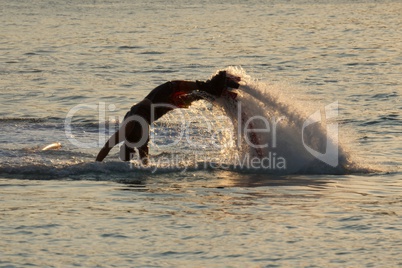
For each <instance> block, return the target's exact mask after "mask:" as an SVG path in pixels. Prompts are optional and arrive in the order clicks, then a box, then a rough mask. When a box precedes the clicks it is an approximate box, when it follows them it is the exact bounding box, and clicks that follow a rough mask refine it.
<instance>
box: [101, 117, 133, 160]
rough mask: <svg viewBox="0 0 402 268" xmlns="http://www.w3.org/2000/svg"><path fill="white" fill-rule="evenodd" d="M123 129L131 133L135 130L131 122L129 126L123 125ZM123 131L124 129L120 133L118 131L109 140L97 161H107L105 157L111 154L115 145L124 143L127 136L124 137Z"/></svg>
mask: <svg viewBox="0 0 402 268" xmlns="http://www.w3.org/2000/svg"><path fill="white" fill-rule="evenodd" d="M123 127H124V128H125V132H126V133H129V132H130V131H131V130H132V128H133V124H131V122H129V123H127V124H123ZM121 130H122V128H120V129H119V130H118V131H116V132H115V133H114V134H113V135H112V136H111V137H110V138H109V140H108V141H107V142H106V143H105V145H104V146H103V148H102V149H101V150H100V151H99V153H98V155H97V156H96V161H98V162H102V161H103V159H105V157H106V156H107V155H108V154H109V152H110V150H112V148H113V147H114V146H115V145H117V144H119V143H120V142H122V141H124V139H125V135H122V132H121Z"/></svg>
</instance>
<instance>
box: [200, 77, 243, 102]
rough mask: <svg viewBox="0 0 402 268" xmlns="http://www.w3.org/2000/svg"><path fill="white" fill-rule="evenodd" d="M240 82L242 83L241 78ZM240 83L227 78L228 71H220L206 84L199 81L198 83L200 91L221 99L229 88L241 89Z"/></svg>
mask: <svg viewBox="0 0 402 268" xmlns="http://www.w3.org/2000/svg"><path fill="white" fill-rule="evenodd" d="M238 81H240V78H238ZM238 81H236V80H234V79H233V78H231V77H227V75H226V71H220V72H219V73H218V74H217V75H215V76H214V77H212V78H211V80H207V81H206V82H202V81H197V82H196V83H197V87H198V90H200V91H205V92H207V93H209V94H211V95H214V96H216V97H220V96H221V95H222V93H223V92H224V90H225V89H226V88H227V87H231V88H239V86H240V85H239V83H238Z"/></svg>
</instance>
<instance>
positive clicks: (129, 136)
mask: <svg viewBox="0 0 402 268" xmlns="http://www.w3.org/2000/svg"><path fill="white" fill-rule="evenodd" d="M236 80H237V81H236ZM227 87H231V88H238V87H239V84H238V79H234V78H231V77H227V76H226V72H225V71H221V72H219V73H218V74H217V75H215V76H214V77H212V79H211V80H208V81H206V82H203V81H195V82H193V81H182V80H177V81H170V82H166V83H164V84H162V85H160V86H158V87H156V88H155V89H153V90H152V91H151V92H150V93H149V94H148V95H147V96H146V97H145V98H144V100H142V101H140V102H139V103H137V104H136V105H134V106H132V107H131V109H130V111H128V112H127V114H126V115H125V117H124V121H123V123H122V125H121V127H120V129H119V130H118V131H117V132H116V133H114V134H113V135H112V136H111V137H110V138H109V140H108V141H107V142H106V144H105V145H104V146H103V148H102V149H101V150H100V152H99V153H98V156H97V157H96V161H102V160H103V159H104V158H105V157H106V156H107V155H108V153H109V152H110V150H111V149H112V148H113V147H114V146H115V145H116V144H118V143H120V142H122V141H124V144H123V145H122V147H121V149H122V150H123V152H121V154H120V157H121V158H122V160H123V161H130V159H131V158H132V156H133V154H134V148H137V149H138V153H139V156H140V159H141V160H142V161H143V163H144V164H146V163H147V162H148V142H149V126H150V125H151V124H152V122H154V121H156V120H158V119H159V118H160V117H162V116H163V115H164V114H166V113H167V112H169V111H171V110H173V109H175V108H187V107H188V106H190V105H191V103H192V102H193V101H196V100H200V99H202V97H201V95H202V94H197V93H200V92H206V93H208V94H211V95H213V96H215V97H220V96H221V95H222V92H224V90H225V89H226V88H227Z"/></svg>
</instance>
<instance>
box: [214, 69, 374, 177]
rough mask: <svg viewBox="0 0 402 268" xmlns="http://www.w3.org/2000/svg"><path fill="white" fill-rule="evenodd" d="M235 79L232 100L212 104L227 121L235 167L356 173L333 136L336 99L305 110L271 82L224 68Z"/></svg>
mask: <svg viewBox="0 0 402 268" xmlns="http://www.w3.org/2000/svg"><path fill="white" fill-rule="evenodd" d="M226 71H227V73H228V74H229V75H233V76H238V77H240V78H241V86H240V88H239V89H238V90H236V91H235V93H236V94H237V96H236V98H235V99H233V98H228V97H226V98H225V97H224V98H220V99H218V100H217V101H216V102H215V106H216V107H217V108H218V110H219V109H221V110H223V111H224V112H225V114H226V115H227V116H228V117H229V118H230V119H231V122H232V123H233V137H234V140H235V148H236V150H237V152H235V153H234V152H233V147H232V148H230V150H227V151H224V152H222V153H223V154H224V155H226V156H227V155H232V156H233V157H229V159H228V160H229V161H230V162H232V163H233V165H234V166H235V167H238V168H243V167H244V166H246V167H247V168H250V167H251V168H252V169H261V170H264V172H270V173H288V174H289V173H291V174H295V173H297V174H346V173H351V172H362V171H366V172H367V169H361V168H360V167H359V165H358V164H357V163H355V162H353V161H352V160H351V158H352V157H351V154H350V153H349V152H347V151H346V150H345V149H344V148H343V146H342V145H341V143H340V141H339V139H338V124H337V121H336V119H337V118H336V117H337V114H338V110H337V109H338V106H337V102H334V103H331V104H328V105H326V106H325V107H324V109H323V111H320V110H317V111H316V112H314V113H310V114H309V113H308V112H306V111H305V110H303V109H302V107H301V106H300V105H299V104H298V103H297V101H296V100H295V99H293V98H292V97H291V96H290V94H287V93H286V92H284V91H283V90H284V89H283V88H280V87H279V86H277V85H273V84H272V85H271V84H265V83H262V82H259V81H257V80H255V79H253V78H252V77H251V76H249V75H247V74H246V72H245V71H244V70H243V69H241V68H237V67H228V68H227V69H226Z"/></svg>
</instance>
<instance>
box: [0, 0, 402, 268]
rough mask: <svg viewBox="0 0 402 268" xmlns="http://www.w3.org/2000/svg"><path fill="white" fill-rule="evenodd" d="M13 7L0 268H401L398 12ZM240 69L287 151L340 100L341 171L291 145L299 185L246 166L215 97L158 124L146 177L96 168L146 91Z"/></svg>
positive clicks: (137, 169) (325, 6)
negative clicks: (280, 121)
mask: <svg viewBox="0 0 402 268" xmlns="http://www.w3.org/2000/svg"><path fill="white" fill-rule="evenodd" d="M3 2H4V3H2V5H1V6H2V8H1V10H0V13H1V17H0V18H1V23H2V25H3V27H2V28H1V30H0V37H1V38H0V51H1V52H0V62H1V63H2V64H1V65H0V92H1V99H0V102H1V104H0V117H1V118H0V130H1V131H0V133H1V135H0V156H1V158H0V202H1V209H0V214H1V216H0V230H1V232H0V235H1V239H0V246H1V255H0V256H1V257H0V266H2V267H3V266H4V267H22V266H38V267H49V266H51V267H52V266H56V267H66V266H67V267H69V266H84V267H95V266H101V267H102V266H104V267H110V266H118V267H122V266H128V267H144V266H146V267H151V266H172V267H177V266H179V267H188V266H196V267H200V266H201V267H204V266H215V267H221V266H225V267H226V266H228V267H244V266H252V267H254V266H255V267H323V266H326V267H328V266H333V267H339V266H342V267H343V266H345V267H370V266H372V267H380V266H385V267H396V266H400V265H402V259H401V258H400V251H401V248H402V245H401V242H400V241H401V228H402V225H401V215H402V210H401V202H402V199H401V186H402V182H401V178H402V176H401V163H402V162H401V152H402V147H401V133H402V122H401V110H402V105H401V81H402V75H401V74H402V67H401V66H402V57H401V55H400V51H401V50H402V47H401V46H402V45H401V44H402V42H401V38H402V32H401V29H402V27H401V26H402V25H401V24H402V18H401V16H400V14H401V13H402V4H400V3H399V2H396V1H366V2H358V3H347V2H344V1H335V0H334V1H330V2H325V3H323V2H319V3H317V2H311V1H295V2H286V3H284V2H281V1H271V2H268V3H265V2H261V1H251V2H250V1H248V2H247V3H246V2H244V3H243V2H236V1H231V2H216V1H214V2H208V1H206V2H202V3H201V2H194V1H174V2H171V3H167V2H163V1H151V2H149V1H147V2H144V1H137V2H131V1H95V2H94V1H81V2H80V3H74V4H72V3H65V2H63V1H53V2H51V1H36V2H35V3H31V2H29V1H13V2H10V1H3ZM231 65H234V66H241V67H242V68H243V69H244V70H243V73H242V75H243V77H244V80H245V81H248V83H249V84H248V85H244V86H243V87H242V88H241V90H243V91H245V90H246V89H247V86H250V85H254V84H253V83H254V82H253V81H254V79H259V80H260V81H261V82H263V83H265V84H258V85H257V86H255V88H256V89H257V93H255V92H254V93H255V94H254V97H253V98H249V97H248V96H249V95H247V94H251V93H252V92H245V93H244V96H242V103H244V104H247V106H248V107H249V108H251V107H252V110H251V111H252V112H253V114H258V113H260V114H261V113H262V114H264V116H271V117H275V118H278V117H280V116H283V117H285V118H286V119H287V121H286V120H285V121H286V122H287V123H288V125H286V126H289V127H284V128H283V132H281V133H282V135H279V137H281V138H283V140H286V141H289V140H290V141H295V140H296V139H297V138H299V135H298V134H297V133H296V132H294V131H291V130H294V128H292V127H293V126H292V122H303V120H305V119H306V118H307V117H308V116H309V115H312V114H313V113H314V112H316V111H317V110H320V109H321V110H322V109H323V108H324V107H325V106H327V105H329V104H331V103H334V102H337V103H338V110H337V111H338V115H337V117H336V118H335V120H334V121H335V122H336V123H337V126H338V128H339V133H338V134H339V141H340V144H339V146H340V148H341V150H340V155H339V156H340V158H339V159H341V160H342V161H340V164H342V165H339V166H337V167H335V168H333V167H329V166H328V165H323V164H322V161H321V162H320V161H314V162H313V164H311V163H310V162H308V163H310V168H309V169H306V168H305V167H306V164H305V163H307V162H306V161H307V159H310V158H308V157H307V156H306V155H307V154H306V155H301V154H300V153H301V152H302V151H301V150H300V148H305V147H297V146H295V143H294V142H289V143H287V144H288V145H289V146H284V145H283V143H281V144H282V145H281V146H279V147H278V151H277V158H278V157H279V156H282V155H281V153H283V154H284V153H288V154H287V155H286V157H285V159H286V161H287V164H288V166H287V167H288V168H287V169H286V170H285V171H288V172H282V171H283V170H275V169H273V168H272V167H271V168H269V169H260V168H251V169H247V168H244V167H242V166H240V165H239V163H238V162H233V157H234V156H235V155H236V153H239V151H238V150H237V149H236V148H235V147H233V144H232V142H233V141H232V137H233V133H232V132H231V130H232V127H233V126H232V124H231V121H230V120H229V118H228V116H227V115H226V114H225V113H224V112H222V111H221V110H219V109H217V108H216V107H212V106H211V105H209V104H207V103H203V102H201V103H197V104H195V105H194V106H193V107H192V108H191V109H189V110H185V111H183V113H180V112H179V113H172V114H170V115H168V116H167V117H165V118H164V120H161V122H159V123H158V124H156V125H155V126H154V127H153V130H152V135H153V136H152V137H153V143H152V144H151V154H152V157H151V165H150V166H149V167H142V166H140V165H139V164H138V162H136V161H133V162H132V163H130V164H128V163H123V162H121V161H120V160H119V159H118V150H117V149H114V150H113V151H112V152H111V154H110V155H109V156H108V158H107V159H106V162H104V163H94V158H95V156H96V153H97V151H98V150H99V148H98V147H99V145H100V144H102V143H103V142H104V139H105V138H106V137H108V136H109V135H111V133H112V132H114V131H115V129H116V127H118V123H119V122H120V120H121V117H122V116H123V115H124V114H125V112H126V111H127V110H128V109H129V107H130V106H131V105H132V104H134V103H136V102H138V101H139V100H140V99H142V98H143V97H144V96H145V95H146V94H147V93H148V92H149V90H151V89H152V88H154V87H155V86H157V85H159V84H161V83H163V82H165V81H167V80H174V79H186V80H196V79H199V80H205V79H208V78H209V77H210V76H211V75H213V74H214V73H215V72H216V71H217V70H219V69H224V68H227V66H231ZM247 75H249V76H250V77H247ZM258 94H260V95H258ZM251 95H252V94H251ZM251 95H250V96H251ZM182 118H184V119H183V120H184V121H185V122H186V124H189V125H186V126H187V128H186V131H187V132H183V133H182V132H180V129H181V127H182V125H181V122H180V120H181V119H182ZM66 119H71V122H70V121H68V120H67V121H66ZM332 123H333V122H332ZM217 129H220V130H221V131H220V132H218V131H216V130H217ZM181 134H183V136H181V142H180V143H177V144H176V143H175V141H177V139H178V137H179V136H180V135H181ZM324 134H325V133H324ZM284 137H285V138H284ZM270 141H271V140H270ZM310 141H314V139H311V140H310ZM54 142H60V143H61V148H60V149H58V150H48V151H42V150H41V149H42V148H43V147H45V146H46V145H49V144H52V143H54ZM299 142H300V140H299ZM215 145H220V146H218V147H217V146H215ZM289 147H291V148H292V149H293V151H291V150H289ZM291 152H293V153H291ZM242 153H244V152H242ZM310 157H311V156H310ZM152 161H153V162H152ZM270 161H274V160H273V159H271V160H270ZM236 164H237V165H236ZM298 164H299V165H298ZM290 166H292V167H297V168H293V169H290ZM306 171H308V172H306Z"/></svg>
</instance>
